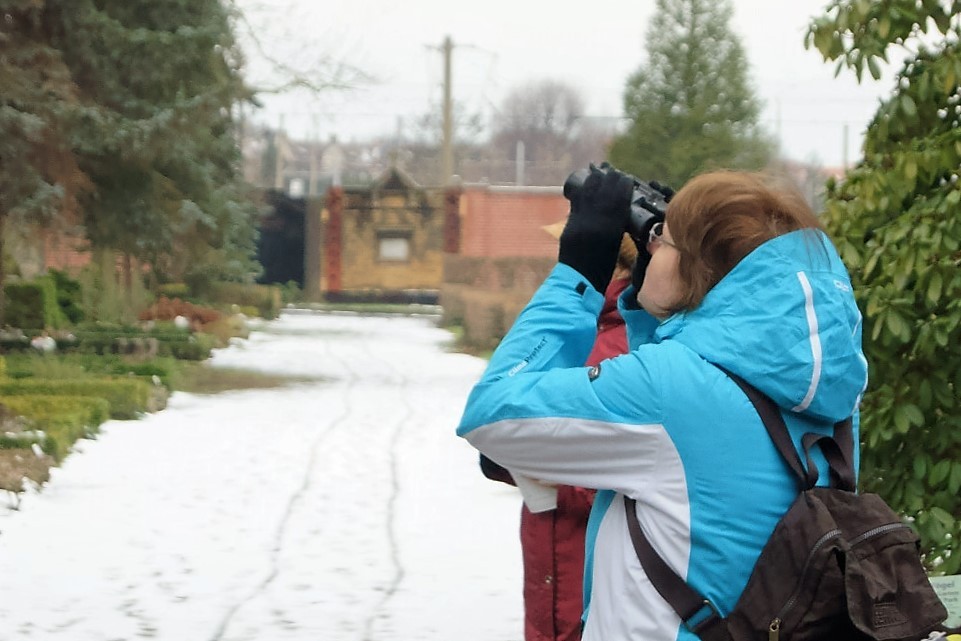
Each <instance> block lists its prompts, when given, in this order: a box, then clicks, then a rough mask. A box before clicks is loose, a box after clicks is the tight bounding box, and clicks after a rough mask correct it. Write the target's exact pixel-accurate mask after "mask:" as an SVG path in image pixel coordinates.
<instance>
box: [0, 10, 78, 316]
mask: <svg viewBox="0 0 961 641" xmlns="http://www.w3.org/2000/svg"><path fill="white" fill-rule="evenodd" d="M43 7H44V3H43V2H42V0H7V2H6V3H5V5H4V7H3V9H2V11H0V87H3V90H2V92H0V320H2V317H3V309H4V292H3V287H2V283H3V281H4V279H5V276H6V274H5V273H4V261H3V260H2V256H3V252H4V245H5V242H4V241H5V238H6V234H7V232H8V231H10V230H11V229H12V227H13V226H14V225H16V226H18V227H22V226H24V225H36V224H43V223H47V222H50V221H51V220H53V219H54V218H55V217H56V216H57V214H59V213H61V212H63V211H64V209H69V208H70V206H71V205H72V204H73V199H72V196H73V194H74V193H75V192H76V191H77V189H78V188H80V187H82V186H83V184H84V177H83V175H82V174H81V173H80V171H79V169H78V168H77V165H76V163H75V159H74V156H73V155H72V154H71V153H70V145H69V138H68V134H67V123H68V120H69V116H70V113H71V109H72V105H73V104H74V95H73V88H72V85H71V82H70V76H69V72H68V71H67V68H66V66H65V65H64V64H63V61H62V59H61V57H60V53H59V52H58V51H57V50H56V49H54V48H52V47H50V46H49V43H48V40H49V39H48V34H47V32H46V30H45V24H44V22H43V20H42V17H43Z"/></svg>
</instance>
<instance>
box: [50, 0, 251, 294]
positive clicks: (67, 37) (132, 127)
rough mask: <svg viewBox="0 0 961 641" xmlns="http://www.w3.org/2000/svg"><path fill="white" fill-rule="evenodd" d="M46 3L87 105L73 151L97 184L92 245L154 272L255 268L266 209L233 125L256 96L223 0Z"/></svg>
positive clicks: (90, 210) (89, 217) (89, 224)
mask: <svg viewBox="0 0 961 641" xmlns="http://www.w3.org/2000/svg"><path fill="white" fill-rule="evenodd" d="M47 9H48V11H47V13H48V16H47V17H48V20H50V21H51V23H52V24H54V25H56V28H55V29H53V30H52V31H53V37H52V41H53V42H52V44H53V45H54V46H55V47H56V48H57V49H59V50H60V51H61V52H62V54H63V59H64V60H65V61H66V62H67V66H68V67H69V70H70V75H71V78H72V79H73V81H74V82H75V84H76V86H77V91H78V93H79V95H80V99H81V101H82V103H83V104H84V105H87V106H88V108H86V109H84V110H82V111H81V112H80V113H79V114H78V117H77V120H76V122H75V123H74V124H75V129H74V134H75V137H74V148H75V150H76V152H77V155H78V160H79V165H80V167H81V168H82V169H83V170H84V172H85V173H86V174H87V175H88V176H89V177H90V179H91V182H92V184H93V187H94V188H93V189H92V190H91V191H90V192H89V194H87V197H85V198H84V199H83V200H82V205H83V211H84V222H85V224H86V229H87V234H88V237H89V239H90V241H91V243H92V244H93V246H94V247H96V248H100V249H104V250H117V251H121V252H123V253H125V254H127V255H129V256H133V257H135V258H138V259H140V260H141V261H144V262H146V263H149V264H150V265H151V266H153V267H154V269H155V270H156V269H163V268H165V267H173V268H176V267H178V266H180V267H182V268H183V269H189V268H190V266H193V267H194V268H201V267H202V268H203V269H204V270H206V271H213V272H217V273H216V277H218V278H223V277H230V276H233V277H242V276H244V275H246V274H249V273H251V272H252V271H253V251H254V237H253V236H254V234H255V221H254V217H255V216H256V214H257V212H256V209H255V208H254V207H253V205H251V204H250V200H249V198H248V196H247V194H245V193H244V189H243V187H242V184H241V182H240V168H239V161H240V156H239V149H238V146H237V143H236V139H235V137H234V135H233V123H232V113H233V107H234V105H235V104H236V103H237V102H238V101H242V100H248V99H250V97H251V96H250V92H249V91H248V90H247V88H246V87H245V86H244V84H243V81H242V79H241V77H240V67H241V63H242V58H241V56H240V54H239V51H238V49H237V46H236V44H235V42H234V40H233V35H232V30H231V16H230V13H229V11H228V9H227V8H226V7H225V5H224V4H223V3H222V2H220V0H47ZM210 261H214V264H211V262H210ZM166 276H167V277H170V278H180V277H183V276H184V273H183V271H181V270H177V271H175V272H173V273H170V274H167V275H166Z"/></svg>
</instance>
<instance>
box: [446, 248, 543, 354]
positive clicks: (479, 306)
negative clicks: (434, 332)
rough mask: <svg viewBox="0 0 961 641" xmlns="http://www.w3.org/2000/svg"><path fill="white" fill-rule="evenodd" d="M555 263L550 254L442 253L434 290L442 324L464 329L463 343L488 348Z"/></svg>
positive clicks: (497, 339)
mask: <svg viewBox="0 0 961 641" xmlns="http://www.w3.org/2000/svg"><path fill="white" fill-rule="evenodd" d="M555 263H556V259H555V258H554V257H550V258H543V257H530V256H528V257H510V258H482V257H478V256H457V255H454V254H447V255H445V256H444V284H443V286H442V287H441V291H440V304H441V306H442V308H443V320H442V322H443V323H444V324H446V325H460V326H462V327H463V328H464V336H463V343H464V345H465V346H466V347H468V348H470V349H476V350H485V349H492V348H493V347H495V346H496V345H497V343H498V342H499V341H500V339H501V338H502V337H503V336H504V334H505V333H506V332H507V330H508V329H509V328H510V326H511V325H512V324H513V322H514V320H515V319H516V318H517V315H518V314H520V312H521V310H522V309H524V307H525V306H526V305H527V303H528V301H529V300H530V298H531V295H532V294H533V293H534V291H535V290H536V289H537V287H538V286H539V285H540V284H541V283H542V282H543V280H544V279H545V278H546V277H547V274H548V273H550V271H551V269H553V267H554V265H555Z"/></svg>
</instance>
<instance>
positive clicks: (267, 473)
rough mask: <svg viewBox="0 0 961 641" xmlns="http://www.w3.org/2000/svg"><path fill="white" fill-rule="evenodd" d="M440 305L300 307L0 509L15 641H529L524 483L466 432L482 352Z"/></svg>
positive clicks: (6, 627)
mask: <svg viewBox="0 0 961 641" xmlns="http://www.w3.org/2000/svg"><path fill="white" fill-rule="evenodd" d="M448 340H449V335H448V334H447V333H446V332H444V331H442V330H439V329H437V328H436V327H434V325H433V322H432V320H431V319H429V318H416V317H362V316H355V315H337V314H316V313H315V314H311V313H306V312H301V313H294V312H291V313H285V314H284V315H283V316H282V317H281V319H280V320H277V321H273V322H271V323H266V324H264V325H262V326H261V327H260V329H259V331H256V332H254V333H253V334H252V336H251V338H250V339H249V340H247V341H243V342H242V343H240V344H238V345H236V346H234V347H231V348H229V349H226V350H220V351H218V353H217V354H216V355H215V356H214V359H213V365H215V366H227V367H230V366H234V367H246V368H256V369H259V370H262V371H266V372H282V373H287V374H294V375H304V376H311V377H324V379H325V380H324V381H323V382H311V383H300V384H296V385H292V386H288V387H285V388H280V389H274V390H254V391H236V392H227V393H223V394H218V395H215V396H197V395H190V394H184V393H177V394H175V395H174V396H173V397H172V398H171V402H170V405H169V407H168V409H166V410H165V411H163V412H160V413H158V414H154V415H150V416H147V417H145V418H144V419H142V420H139V421H111V422H109V423H107V424H105V425H104V426H103V433H102V435H101V436H100V437H99V439H98V440H96V441H82V442H81V445H80V447H79V449H80V450H81V451H78V452H76V453H74V454H73V455H71V456H70V457H69V458H68V459H67V461H66V463H65V464H64V466H63V467H62V468H60V469H57V470H55V471H54V475H53V478H52V480H51V482H50V483H49V484H48V486H47V487H46V488H45V489H44V490H43V491H42V492H40V493H39V494H31V495H28V496H25V497H24V499H23V502H22V504H21V509H20V510H19V511H11V510H7V509H5V508H3V509H0V595H2V596H0V640H2V641H21V640H24V641H27V640H39V641H47V640H52V641H57V640H63V641H87V640H89V641H120V640H125V641H126V640H130V641H133V640H135V639H158V640H161V641H241V640H262V641H308V640H309V641H419V640H423V641H518V640H519V639H521V638H522V636H523V634H522V604H521V562H520V550H519V544H518V541H517V527H518V514H519V509H520V503H519V498H518V496H517V494H516V491H515V490H513V489H512V488H508V487H506V486H502V485H500V484H496V483H492V482H490V481H487V480H486V479H484V478H483V477H482V476H481V475H480V472H479V470H478V467H477V457H476V453H475V452H474V451H473V450H472V449H471V448H470V447H469V446H468V445H467V444H466V443H464V442H462V441H461V440H460V439H458V438H456V437H455V436H454V433H453V431H454V427H455V425H456V422H457V420H458V418H459V416H460V412H461V410H462V409H463V404H464V400H465V398H466V395H467V392H468V391H469V389H470V386H471V385H472V383H473V382H474V381H475V380H476V379H477V377H478V376H479V375H480V373H481V371H482V369H483V366H484V361H482V360H480V359H477V358H473V357H470V356H466V355H463V354H456V353H449V352H447V351H446V347H445V346H446V343H447V341H448Z"/></svg>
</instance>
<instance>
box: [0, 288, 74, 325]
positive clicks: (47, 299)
mask: <svg viewBox="0 0 961 641" xmlns="http://www.w3.org/2000/svg"><path fill="white" fill-rule="evenodd" d="M4 291H5V292H6V295H7V307H6V312H5V322H6V324H8V325H12V326H13V327H20V328H22V329H32V330H40V329H44V328H47V327H63V326H64V325H65V324H66V318H65V317H64V315H63V312H61V311H60V306H59V305H58V304H57V287H56V285H55V284H54V281H53V279H52V278H50V277H41V278H37V279H36V280H34V281H31V282H28V283H23V282H18V283H8V284H6V285H5V286H4Z"/></svg>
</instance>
